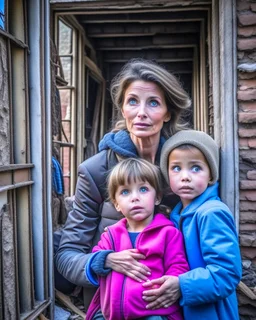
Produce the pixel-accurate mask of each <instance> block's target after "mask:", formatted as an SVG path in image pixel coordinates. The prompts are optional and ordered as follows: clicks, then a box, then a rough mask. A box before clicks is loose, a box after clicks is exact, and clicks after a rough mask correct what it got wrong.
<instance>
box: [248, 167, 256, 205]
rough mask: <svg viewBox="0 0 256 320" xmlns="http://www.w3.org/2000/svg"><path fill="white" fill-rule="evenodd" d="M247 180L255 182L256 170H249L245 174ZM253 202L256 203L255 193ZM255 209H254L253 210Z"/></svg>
mask: <svg viewBox="0 0 256 320" xmlns="http://www.w3.org/2000/svg"><path fill="white" fill-rule="evenodd" d="M247 178H248V179H249V180H256V170H250V171H248V172H247ZM255 201H256V193H255ZM255 209H256V208H255Z"/></svg>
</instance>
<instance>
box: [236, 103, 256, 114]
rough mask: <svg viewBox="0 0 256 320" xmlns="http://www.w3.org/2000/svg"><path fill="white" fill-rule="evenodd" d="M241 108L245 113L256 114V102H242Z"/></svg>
mask: <svg viewBox="0 0 256 320" xmlns="http://www.w3.org/2000/svg"><path fill="white" fill-rule="evenodd" d="M239 108H240V109H241V110H243V111H244V112H251V111H255V112H256V102H241V103H240V104H239Z"/></svg>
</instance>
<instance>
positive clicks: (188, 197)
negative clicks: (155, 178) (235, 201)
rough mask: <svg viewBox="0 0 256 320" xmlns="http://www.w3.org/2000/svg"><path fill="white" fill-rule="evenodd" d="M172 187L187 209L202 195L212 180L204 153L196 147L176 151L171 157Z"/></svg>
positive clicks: (169, 171)
mask: <svg viewBox="0 0 256 320" xmlns="http://www.w3.org/2000/svg"><path fill="white" fill-rule="evenodd" d="M168 163H169V165H168V174H169V181H170V187H171V189H172V191H173V192H174V193H175V194H177V195H178V196H179V197H180V199H181V202H182V204H183V208H185V207H186V206H187V205H188V204H190V202H191V201H192V200H193V199H194V198H196V197H197V196H199V195H200V194H202V193H203V192H204V191H205V190H206V188H207V187H208V183H209V182H210V180H211V172H210V168H209V165H208V163H207V160H206V159H205V156H204V155H203V153H202V152H201V151H200V150H198V149H197V148H195V147H192V146H191V148H189V149H174V150H173V151H172V152H171V153H170V155H169V162H168Z"/></svg>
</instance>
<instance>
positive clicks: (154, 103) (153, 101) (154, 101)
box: [150, 100, 158, 107]
mask: <svg viewBox="0 0 256 320" xmlns="http://www.w3.org/2000/svg"><path fill="white" fill-rule="evenodd" d="M150 105H151V107H157V106H158V102H157V101H156V100H151V101H150Z"/></svg>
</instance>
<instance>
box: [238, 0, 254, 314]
mask: <svg viewBox="0 0 256 320" xmlns="http://www.w3.org/2000/svg"><path fill="white" fill-rule="evenodd" d="M237 64H238V73H237V74H238V79H237V82H238V88H237V100H238V135H239V181H240V231H239V238H240V246H241V254H242V258H243V279H242V280H243V282H245V283H246V285H247V286H248V287H249V288H250V289H251V290H252V292H254V293H255V294H256V3H255V1H250V0H237ZM239 304H240V316H241V319H256V303H255V302H254V301H253V300H251V299H249V298H248V297H247V296H240V297H239Z"/></svg>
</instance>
